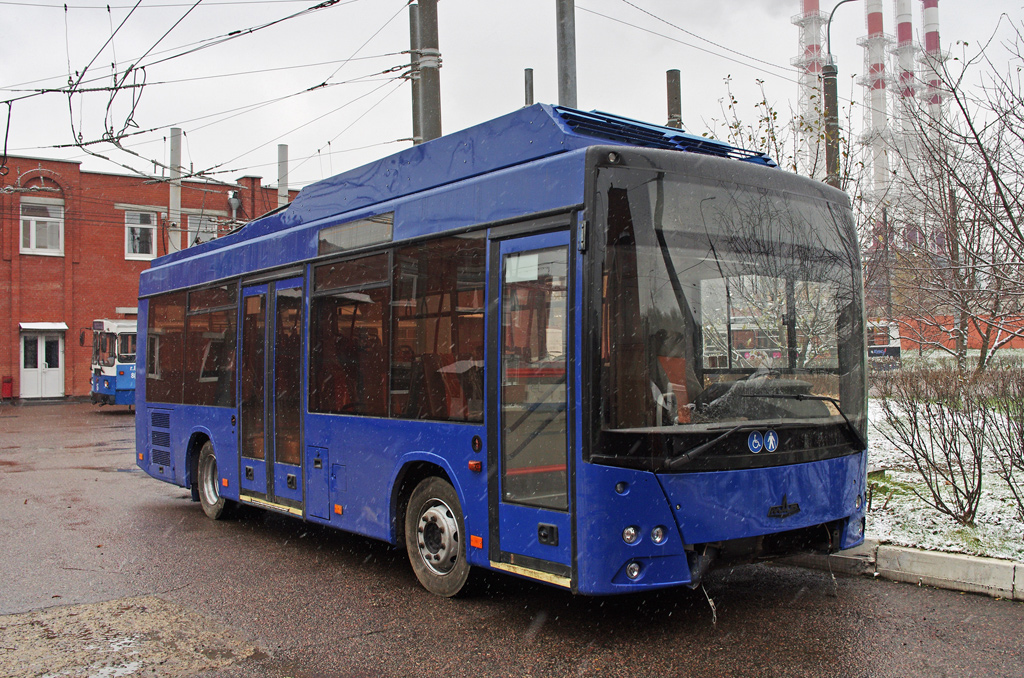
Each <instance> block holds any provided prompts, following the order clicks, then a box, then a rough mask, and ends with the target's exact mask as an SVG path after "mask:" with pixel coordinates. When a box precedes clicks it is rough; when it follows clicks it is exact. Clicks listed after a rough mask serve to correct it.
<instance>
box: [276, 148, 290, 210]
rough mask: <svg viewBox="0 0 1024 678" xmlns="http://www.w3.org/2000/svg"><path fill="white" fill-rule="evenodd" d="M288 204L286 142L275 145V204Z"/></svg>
mask: <svg viewBox="0 0 1024 678" xmlns="http://www.w3.org/2000/svg"><path fill="white" fill-rule="evenodd" d="M287 204H288V144H278V145H277V206H278V207H284V206H285V205H287Z"/></svg>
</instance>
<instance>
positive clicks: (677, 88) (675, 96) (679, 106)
mask: <svg viewBox="0 0 1024 678" xmlns="http://www.w3.org/2000/svg"><path fill="white" fill-rule="evenodd" d="M665 80H666V85H667V86H668V126H669V127H674V128H676V129H682V128H683V88H682V84H681V81H680V78H679V69H676V68H673V69H672V70H670V71H665Z"/></svg>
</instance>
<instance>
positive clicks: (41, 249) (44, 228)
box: [21, 198, 64, 257]
mask: <svg viewBox="0 0 1024 678" xmlns="http://www.w3.org/2000/svg"><path fill="white" fill-rule="evenodd" d="M21 253H22V254H44V255H48V256H51V257H62V256H64V205H63V203H62V202H61V201H59V200H55V201H46V202H43V201H42V200H40V199H39V198H36V199H35V200H28V199H26V200H22V201H21Z"/></svg>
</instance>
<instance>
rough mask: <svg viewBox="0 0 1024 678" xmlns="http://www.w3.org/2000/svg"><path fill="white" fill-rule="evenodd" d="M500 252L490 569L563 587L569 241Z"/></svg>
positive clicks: (567, 529) (508, 243)
mask: <svg viewBox="0 0 1024 678" xmlns="http://www.w3.org/2000/svg"><path fill="white" fill-rule="evenodd" d="M498 253H499V259H500V264H499V265H500V271H499V273H498V276H499V280H498V285H497V299H496V300H495V301H497V304H494V303H493V302H492V306H491V308H496V307H497V308H498V309H499V316H498V319H497V325H498V331H497V334H498V336H497V342H496V344H497V346H496V348H497V350H498V356H497V360H491V361H489V362H490V365H491V369H492V370H497V374H492V375H491V382H490V383H491V384H497V394H498V405H497V411H496V414H497V416H494V415H493V414H492V416H491V418H490V422H491V423H490V425H491V426H492V427H496V428H497V430H493V431H492V432H491V440H492V441H497V447H498V453H497V455H496V457H497V458H496V459H495V460H493V461H492V463H494V462H496V463H497V468H498V473H496V474H493V475H492V476H491V486H490V491H491V493H492V497H496V498H497V501H496V505H497V506H496V508H497V517H498V520H497V523H496V525H493V526H492V535H491V544H492V546H491V561H492V565H493V566H494V567H497V568H499V569H505V570H509V571H512V572H517V573H519V574H524V575H526V576H531V577H534V578H538V579H543V580H545V581H549V582H551V583H555V584H560V585H562V586H568V585H569V582H570V577H571V571H572V570H571V563H572V542H573V534H572V525H573V523H572V515H571V511H572V506H571V493H570V491H569V487H570V479H571V477H572V476H571V467H572V462H571V455H570V454H569V450H570V449H571V448H570V445H569V407H568V405H569V388H568V386H569V383H570V370H569V365H570V364H571V362H570V361H569V350H570V348H569V347H570V346H571V345H572V342H571V341H570V336H569V329H570V328H569V317H570V308H571V305H570V304H569V298H570V294H569V258H570V250H569V234H568V232H565V231H563V232H558V233H548V234H544V235H535V236H528V237H521V238H515V239H511V240H505V241H503V242H501V244H500V245H499V247H498ZM492 282H493V278H492ZM492 288H493V285H492ZM493 293H494V292H492V294H493ZM491 345H492V347H494V346H495V342H494V341H493V339H492V344H491ZM492 412H493V410H492ZM492 505H493V504H492Z"/></svg>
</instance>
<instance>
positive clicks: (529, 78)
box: [523, 68, 533, 106]
mask: <svg viewBox="0 0 1024 678" xmlns="http://www.w3.org/2000/svg"><path fill="white" fill-rule="evenodd" d="M523 75H524V77H525V80H526V83H525V84H526V105H527V106H533V69H532V68H527V69H526V71H525V72H524V74H523Z"/></svg>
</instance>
